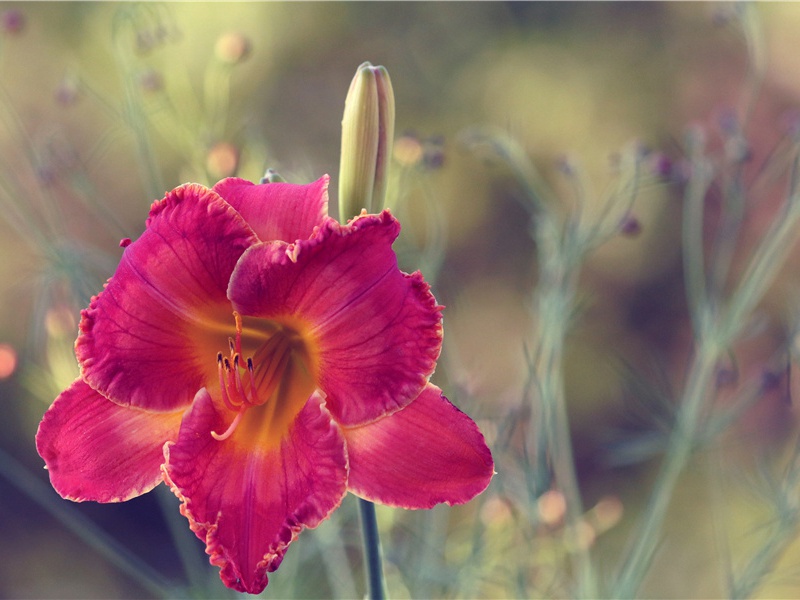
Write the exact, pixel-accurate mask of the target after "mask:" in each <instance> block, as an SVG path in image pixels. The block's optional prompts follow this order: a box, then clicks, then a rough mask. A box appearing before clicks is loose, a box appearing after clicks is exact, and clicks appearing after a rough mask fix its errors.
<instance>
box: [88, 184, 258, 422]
mask: <svg viewBox="0 0 800 600" xmlns="http://www.w3.org/2000/svg"><path fill="white" fill-rule="evenodd" d="M256 241H257V238H256V236H255V234H254V233H253V231H252V230H251V229H250V228H249V227H248V225H247V224H246V223H245V222H244V220H243V219H242V217H241V216H240V215H239V214H238V213H237V212H236V211H234V210H233V209H232V208H231V207H230V205H228V204H227V203H226V202H225V201H224V200H222V198H220V197H219V196H218V195H217V194H215V193H214V192H212V191H211V190H209V189H207V188H204V187H202V186H200V185H196V184H192V185H184V186H181V187H179V188H177V189H175V190H173V191H172V192H170V193H168V194H167V195H166V197H165V198H164V199H163V200H161V201H160V202H156V203H154V204H153V208H152V209H151V211H150V217H149V219H148V220H147V229H146V230H145V232H144V233H143V234H142V236H141V237H140V238H139V239H138V240H136V241H135V242H133V243H132V244H130V245H128V246H127V248H126V249H125V252H124V254H123V255H122V259H121V261H120V264H119V267H117V271H116V273H115V274H114V276H113V277H112V278H111V279H109V281H108V283H107V284H106V288H105V290H103V292H102V293H100V294H99V295H98V296H95V297H94V298H93V299H92V302H91V304H90V306H89V308H88V309H86V310H85V311H83V319H82V321H81V335H80V336H79V337H78V341H77V342H76V346H75V351H76V354H77V356H78V360H79V361H80V362H81V366H82V369H83V374H84V378H85V379H86V381H87V382H88V383H89V384H90V385H91V386H92V387H94V388H95V389H97V390H98V391H99V392H100V393H102V394H104V395H106V396H108V397H109V398H111V399H112V400H113V401H114V402H117V403H119V404H122V405H132V406H139V407H143V408H147V409H151V410H161V411H172V410H175V409H177V408H180V407H184V406H186V405H188V404H189V403H190V402H191V401H192V398H193V397H194V395H195V394H196V393H197V390H199V389H200V388H201V387H203V386H204V385H206V384H207V382H208V381H209V379H211V380H212V381H213V380H215V378H216V369H217V364H216V355H217V352H219V351H224V350H226V349H227V347H228V342H227V339H228V336H230V335H233V334H234V333H235V328H234V320H233V315H232V308H231V306H230V302H229V301H228V300H227V298H226V295H225V292H226V289H227V287H228V280H229V279H230V275H231V272H232V271H233V267H234V265H235V264H236V261H237V260H238V259H239V257H240V256H241V255H242V253H243V252H244V250H245V248H247V247H248V246H249V245H250V244H252V243H254V242H256Z"/></svg>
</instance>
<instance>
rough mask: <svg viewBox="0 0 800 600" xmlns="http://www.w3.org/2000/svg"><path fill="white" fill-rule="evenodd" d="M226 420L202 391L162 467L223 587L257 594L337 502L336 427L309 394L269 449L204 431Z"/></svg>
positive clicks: (339, 448)
mask: <svg viewBox="0 0 800 600" xmlns="http://www.w3.org/2000/svg"><path fill="white" fill-rule="evenodd" d="M227 412H229V411H227ZM228 425H229V423H227V418H226V411H225V410H224V409H222V408H218V407H217V406H215V404H214V402H213V400H212V399H211V396H210V395H209V394H208V392H207V391H206V390H205V389H204V390H201V391H200V392H199V393H198V395H197V398H196V399H195V401H194V403H193V405H192V408H191V409H190V410H189V412H188V413H187V415H186V418H185V419H184V422H183V425H182V426H181V431H180V435H179V437H178V441H177V442H176V443H174V444H169V445H167V446H166V447H165V449H164V453H165V455H166V457H167V462H166V464H165V466H164V471H165V473H166V477H167V481H168V482H169V483H170V485H171V486H172V490H173V491H174V492H175V494H176V495H177V496H178V497H179V498H180V499H181V500H182V501H183V506H182V507H181V512H182V513H183V514H184V515H185V516H186V517H187V518H188V519H189V524H190V526H191V528H192V531H194V532H195V534H196V535H197V537H199V538H200V539H201V540H203V541H205V543H206V552H207V553H208V554H209V555H210V557H211V559H210V561H211V563H212V564H214V565H217V566H219V567H221V568H222V571H221V573H220V577H221V578H222V580H223V582H224V583H225V585H227V586H228V587H231V588H234V589H237V590H239V591H242V592H250V593H251V594H256V593H259V592H261V591H262V590H263V589H264V587H266V585H267V572H271V571H274V570H275V569H277V568H278V565H280V563H281V561H282V560H283V555H284V553H285V552H286V549H287V547H288V546H289V544H290V543H291V542H292V541H293V540H294V539H295V537H297V535H298V534H299V533H300V531H301V530H302V529H303V528H305V527H316V526H317V525H319V523H320V522H322V521H323V520H324V519H325V518H327V516H328V515H329V514H330V513H331V511H333V510H334V509H335V508H336V507H337V506H339V503H340V502H341V501H342V498H343V497H344V494H345V491H346V482H347V455H346V451H345V445H344V439H343V438H342V434H341V430H340V429H339V428H338V426H337V425H336V423H335V422H333V421H332V419H331V416H330V413H328V411H327V410H326V409H325V407H324V405H323V403H322V400H321V398H320V397H319V396H318V395H316V394H314V395H313V396H312V397H311V398H310V399H309V401H308V402H307V404H306V406H305V408H303V410H302V411H301V412H300V413H299V415H298V416H297V418H296V420H295V421H294V423H293V424H292V425H291V427H290V429H289V431H288V433H287V435H286V437H285V438H284V439H283V440H282V441H281V443H280V444H278V445H276V446H273V447H271V448H266V449H265V448H258V447H253V445H252V444H247V443H242V442H241V440H239V441H238V442H237V440H236V438H235V436H234V437H232V438H229V439H227V440H224V441H217V440H216V439H214V438H213V437H212V436H211V432H212V431H217V432H219V431H224V430H225V429H226V427H227V426H228Z"/></svg>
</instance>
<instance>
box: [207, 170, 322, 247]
mask: <svg viewBox="0 0 800 600" xmlns="http://www.w3.org/2000/svg"><path fill="white" fill-rule="evenodd" d="M329 179H330V178H329V177H328V176H327V175H325V176H324V177H320V178H319V179H317V180H316V181H315V182H313V183H309V184H307V185H295V184H292V183H262V184H254V183H252V182H250V181H246V180H244V179H238V178H236V177H231V178H228V179H223V180H222V181H220V182H219V183H218V184H217V185H215V186H214V191H215V192H217V193H218V194H219V195H220V196H222V197H223V198H224V199H225V200H226V201H227V202H228V203H229V204H230V205H231V206H233V208H235V209H236V210H237V211H239V214H241V215H242V216H243V217H244V219H245V220H246V221H247V223H248V224H249V225H250V227H252V228H253V230H254V231H255V232H256V234H257V235H258V237H259V238H261V239H262V240H263V241H265V242H267V241H272V240H281V241H284V242H294V241H295V240H304V239H306V238H308V237H309V236H310V235H311V233H312V232H313V231H314V227H317V226H319V225H321V224H322V222H323V221H324V219H325V217H327V216H328V181H329Z"/></svg>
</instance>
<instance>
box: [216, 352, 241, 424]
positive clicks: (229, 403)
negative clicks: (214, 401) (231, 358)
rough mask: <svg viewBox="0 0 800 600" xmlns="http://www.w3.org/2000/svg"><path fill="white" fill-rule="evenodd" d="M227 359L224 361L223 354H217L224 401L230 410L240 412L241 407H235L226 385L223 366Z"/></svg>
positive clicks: (220, 385)
mask: <svg viewBox="0 0 800 600" xmlns="http://www.w3.org/2000/svg"><path fill="white" fill-rule="evenodd" d="M227 360H228V359H227V358H226V359H224V360H223V358H222V352H219V353H218V354H217V371H218V372H219V388H220V390H222V401H223V402H224V403H225V406H227V407H228V408H229V409H230V410H239V407H238V406H237V405H235V404H234V403H233V402H232V401H231V399H230V396H228V386H227V385H226V384H225V373H224V372H223V364H225V363H226V362H227Z"/></svg>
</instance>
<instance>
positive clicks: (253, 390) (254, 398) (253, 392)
mask: <svg viewBox="0 0 800 600" xmlns="http://www.w3.org/2000/svg"><path fill="white" fill-rule="evenodd" d="M247 374H248V375H249V379H250V402H251V403H252V404H253V405H255V406H257V405H259V404H261V401H260V399H259V397H258V388H257V387H256V373H255V368H254V367H253V359H252V358H250V357H249V356H248V357H247Z"/></svg>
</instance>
